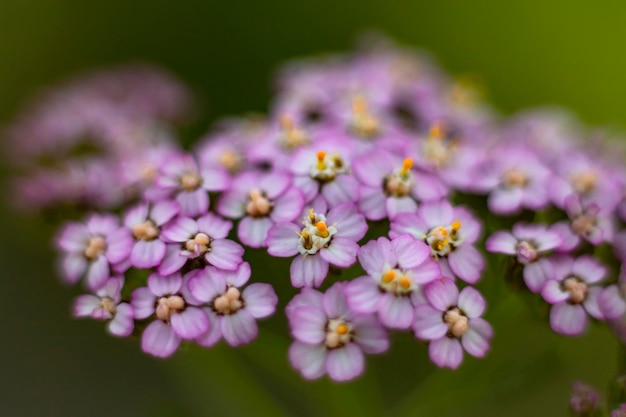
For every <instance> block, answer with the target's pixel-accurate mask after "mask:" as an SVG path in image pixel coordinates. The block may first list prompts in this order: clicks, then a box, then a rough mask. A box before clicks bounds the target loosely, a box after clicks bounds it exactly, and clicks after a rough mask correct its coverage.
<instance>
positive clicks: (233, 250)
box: [204, 239, 244, 271]
mask: <svg viewBox="0 0 626 417" xmlns="http://www.w3.org/2000/svg"><path fill="white" fill-rule="evenodd" d="M243 252H244V250H243V247H241V245H239V244H238V243H235V242H233V241H232V240H228V239H216V240H214V241H212V242H211V251H210V252H207V254H206V255H204V257H205V258H206V260H207V261H208V262H209V263H210V264H211V265H215V266H216V267H218V268H222V269H226V270H229V271H234V270H236V269H237V268H238V267H239V265H240V264H241V263H242V262H243V260H242V259H241V257H242V256H243Z"/></svg>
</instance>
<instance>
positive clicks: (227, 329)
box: [220, 309, 259, 346]
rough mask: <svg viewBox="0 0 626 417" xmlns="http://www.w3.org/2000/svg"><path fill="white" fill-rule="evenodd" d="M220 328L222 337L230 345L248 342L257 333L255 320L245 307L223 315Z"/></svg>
mask: <svg viewBox="0 0 626 417" xmlns="http://www.w3.org/2000/svg"><path fill="white" fill-rule="evenodd" d="M220 328H221V330H222V335H223V336H224V339H225V340H226V341H227V342H228V344H229V345H231V346H239V345H244V344H247V343H250V342H251V341H252V340H254V339H255V338H256V337H257V334H258V333H259V328H258V326H257V324H256V321H255V320H254V318H253V317H252V316H251V315H250V313H248V312H247V311H246V310H245V309H241V310H238V311H237V312H236V313H234V314H227V315H225V316H223V317H222V319H221V321H220Z"/></svg>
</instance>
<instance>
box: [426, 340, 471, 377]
mask: <svg viewBox="0 0 626 417" xmlns="http://www.w3.org/2000/svg"><path fill="white" fill-rule="evenodd" d="M428 355H429V356H430V359H431V360H432V361H433V362H434V363H435V365H437V366H439V367H440V368H451V369H456V368H458V367H459V365H461V362H463V348H462V347H461V343H460V342H459V341H458V339H455V338H449V337H447V336H444V337H442V338H440V339H436V340H433V341H431V342H430V345H429V346H428Z"/></svg>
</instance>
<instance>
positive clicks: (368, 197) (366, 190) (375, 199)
mask: <svg viewBox="0 0 626 417" xmlns="http://www.w3.org/2000/svg"><path fill="white" fill-rule="evenodd" d="M386 202H387V196H386V195H385V193H384V192H383V190H382V189H381V188H380V186H378V187H374V188H373V187H366V186H362V187H361V189H360V192H359V202H358V205H359V211H360V212H361V213H363V215H364V216H365V217H366V218H367V219H369V220H382V219H384V218H385V217H387V208H386V204H387V203H386Z"/></svg>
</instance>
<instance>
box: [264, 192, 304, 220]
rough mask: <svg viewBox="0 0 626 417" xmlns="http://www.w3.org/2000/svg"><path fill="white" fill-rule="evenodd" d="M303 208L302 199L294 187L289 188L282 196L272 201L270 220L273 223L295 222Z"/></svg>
mask: <svg viewBox="0 0 626 417" xmlns="http://www.w3.org/2000/svg"><path fill="white" fill-rule="evenodd" d="M303 208H304V197H302V193H301V192H300V190H298V189H297V188H295V187H292V188H289V189H288V190H287V191H286V192H285V193H284V194H283V195H281V196H280V197H278V198H277V199H276V200H274V207H273V208H272V212H271V213H270V218H271V219H272V220H273V221H274V222H275V223H282V222H290V221H293V220H295V219H296V218H297V217H298V216H299V215H300V213H301V212H302V209H303Z"/></svg>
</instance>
